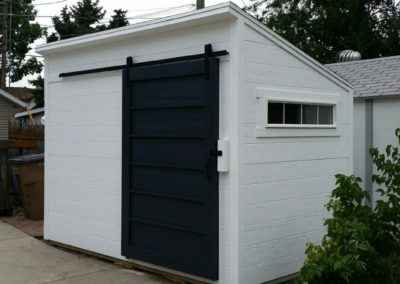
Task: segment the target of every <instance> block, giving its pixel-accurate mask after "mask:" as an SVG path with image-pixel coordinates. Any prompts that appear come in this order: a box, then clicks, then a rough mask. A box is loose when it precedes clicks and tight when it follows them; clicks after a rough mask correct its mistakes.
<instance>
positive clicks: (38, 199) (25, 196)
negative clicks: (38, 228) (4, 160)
mask: <svg viewBox="0 0 400 284" xmlns="http://www.w3.org/2000/svg"><path fill="white" fill-rule="evenodd" d="M43 160H44V155H43V154H29V155H23V156H18V157H15V158H12V159H10V160H9V163H10V166H12V172H13V175H14V177H15V178H16V179H17V180H18V184H19V190H20V192H21V194H22V205H23V209H24V213H25V216H26V217H27V218H29V219H32V220H42V219H43V213H44V163H43Z"/></svg>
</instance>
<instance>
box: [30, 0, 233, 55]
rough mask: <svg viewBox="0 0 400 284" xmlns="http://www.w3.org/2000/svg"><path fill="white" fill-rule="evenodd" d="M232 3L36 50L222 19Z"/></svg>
mask: <svg viewBox="0 0 400 284" xmlns="http://www.w3.org/2000/svg"><path fill="white" fill-rule="evenodd" d="M232 5H234V4H232V3H229V2H228V3H222V4H219V5H214V6H210V7H207V8H204V9H201V10H197V11H194V12H187V13H182V14H177V15H173V16H170V17H165V18H162V19H159V20H152V21H145V22H141V23H138V24H134V25H129V26H126V27H122V28H118V29H113V30H108V31H103V32H98V33H93V34H88V35H83V36H79V37H74V38H71V39H65V40H61V41H57V42H53V43H49V44H45V45H41V46H39V47H37V48H36V52H38V53H40V54H42V55H47V54H51V53H53V52H57V51H60V50H65V49H68V48H78V47H82V46H88V45H91V44H97V43H99V42H102V43H103V42H111V41H115V40H119V39H124V38H128V37H133V36H137V35H141V34H142V33H145V32H151V31H156V30H157V31H161V30H163V29H173V28H175V27H176V26H178V25H182V26H184V25H188V26H190V25H191V24H194V23H196V24H198V23H199V22H202V21H204V22H205V23H207V22H210V21H211V20H213V19H214V20H222V19H224V18H225V17H229V16H232V13H231V7H232Z"/></svg>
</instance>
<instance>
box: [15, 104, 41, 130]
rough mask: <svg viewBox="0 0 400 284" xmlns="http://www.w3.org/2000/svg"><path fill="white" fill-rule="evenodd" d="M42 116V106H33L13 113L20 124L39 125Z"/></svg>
mask: <svg viewBox="0 0 400 284" xmlns="http://www.w3.org/2000/svg"><path fill="white" fill-rule="evenodd" d="M43 117H44V108H43V107H41V108H35V109H32V110H29V111H23V112H18V113H16V114H15V115H14V118H15V119H16V121H18V123H19V125H20V126H22V127H23V126H26V125H41V124H42V122H43V119H42V118H43Z"/></svg>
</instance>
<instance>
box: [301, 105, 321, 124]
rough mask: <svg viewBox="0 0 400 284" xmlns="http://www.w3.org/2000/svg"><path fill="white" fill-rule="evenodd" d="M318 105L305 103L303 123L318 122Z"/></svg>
mask: <svg viewBox="0 0 400 284" xmlns="http://www.w3.org/2000/svg"><path fill="white" fill-rule="evenodd" d="M317 112H318V106H317V105H303V124H318V120H317Z"/></svg>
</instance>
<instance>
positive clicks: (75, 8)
mask: <svg viewBox="0 0 400 284" xmlns="http://www.w3.org/2000/svg"><path fill="white" fill-rule="evenodd" d="M126 13H127V11H125V10H122V9H117V10H114V14H113V15H112V16H111V19H110V21H109V23H108V24H104V23H102V20H103V19H104V16H105V14H106V11H105V10H104V9H103V7H102V6H100V5H99V0H80V1H79V2H78V3H76V4H75V5H72V6H71V7H68V6H65V7H64V8H63V9H62V10H61V13H60V15H59V16H55V17H53V19H52V20H53V24H54V28H55V30H56V32H54V33H51V34H50V35H49V36H48V37H47V41H48V42H53V41H57V40H59V39H67V38H71V37H76V36H80V35H85V34H89V33H94V32H98V31H103V30H106V29H112V28H117V27H122V26H126V25H129V21H128V19H127V17H126Z"/></svg>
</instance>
